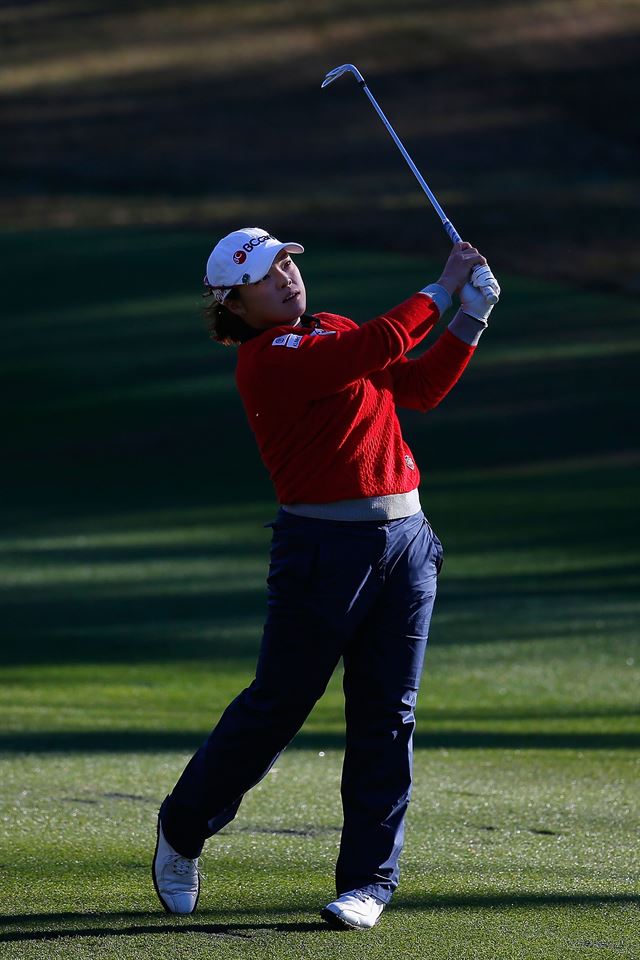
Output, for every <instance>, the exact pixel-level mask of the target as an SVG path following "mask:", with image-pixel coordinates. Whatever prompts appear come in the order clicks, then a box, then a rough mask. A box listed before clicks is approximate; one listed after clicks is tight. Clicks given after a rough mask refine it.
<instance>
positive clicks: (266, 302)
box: [225, 250, 307, 330]
mask: <svg viewBox="0 0 640 960" xmlns="http://www.w3.org/2000/svg"><path fill="white" fill-rule="evenodd" d="M238 293H239V300H230V301H229V302H228V303H225V306H226V307H228V309H229V310H232V311H233V313H236V314H238V316H240V317H241V318H242V319H243V320H244V322H245V323H246V324H248V325H249V326H250V327H255V328H257V329H258V330H268V329H269V327H278V326H281V325H282V324H287V323H295V321H296V320H297V319H298V317H301V316H302V314H303V313H304V312H305V310H306V308H307V293H306V290H305V288H304V283H303V282H302V276H301V274H300V271H299V270H298V268H297V266H296V265H295V263H294V262H293V260H292V259H291V254H290V253H287V251H286V250H281V251H280V253H279V254H278V256H277V257H276V258H275V260H274V261H273V263H272V264H271V267H270V269H269V272H268V273H267V274H266V276H264V277H263V278H262V280H258V281H257V283H248V284H246V285H245V286H242V287H238Z"/></svg>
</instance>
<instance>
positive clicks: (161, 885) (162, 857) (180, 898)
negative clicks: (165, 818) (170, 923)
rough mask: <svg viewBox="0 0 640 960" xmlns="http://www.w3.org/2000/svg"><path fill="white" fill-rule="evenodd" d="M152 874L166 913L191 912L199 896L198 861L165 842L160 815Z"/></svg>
mask: <svg viewBox="0 0 640 960" xmlns="http://www.w3.org/2000/svg"><path fill="white" fill-rule="evenodd" d="M151 874H152V876H153V885H154V887H155V888H156V893H157V894H158V897H159V898H160V902H161V904H162V906H163V907H164V908H165V910H166V911H167V913H193V911H194V910H195V908H196V905H197V903H198V897H199V896H200V874H199V873H198V860H197V858H196V859H195V860H189V859H188V858H187V857H182V856H180V854H179V853H178V852H177V851H176V850H174V849H173V847H172V846H170V845H169V844H168V843H167V841H166V839H165V836H164V833H163V832H162V824H161V823H160V818H158V839H157V842H156V852H155V853H154V855H153V865H152V868H151Z"/></svg>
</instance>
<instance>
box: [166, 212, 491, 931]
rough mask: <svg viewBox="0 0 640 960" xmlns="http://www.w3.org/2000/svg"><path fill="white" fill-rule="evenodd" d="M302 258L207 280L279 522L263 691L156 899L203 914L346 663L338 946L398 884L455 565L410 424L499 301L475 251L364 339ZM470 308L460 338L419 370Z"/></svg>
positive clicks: (238, 719)
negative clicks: (442, 599)
mask: <svg viewBox="0 0 640 960" xmlns="http://www.w3.org/2000/svg"><path fill="white" fill-rule="evenodd" d="M300 253H303V247H302V246H301V245H300V244H297V243H280V242H279V241H278V240H276V238H275V237H273V236H271V235H270V234H269V233H268V232H267V231H266V230H263V229H261V228H258V227H248V228H245V229H242V230H237V231H235V232H233V233H231V234H229V235H228V236H226V237H224V238H223V239H222V240H220V242H219V243H218V244H217V245H216V247H215V248H214V250H213V252H212V253H211V256H210V257H209V260H208V263H207V272H206V277H205V283H206V286H207V291H208V293H209V294H210V295H211V297H212V300H211V305H210V306H209V307H208V308H207V309H206V313H207V319H208V321H209V329H210V334H211V337H212V338H213V339H214V340H216V341H218V342H220V343H224V344H236V345H238V363H237V371H236V381H237V385H238V389H239V392H240V396H241V398H242V402H243V404H244V407H245V410H246V413H247V417H248V419H249V423H250V425H251V427H252V429H253V431H254V433H255V436H256V440H257V443H258V447H259V449H260V453H261V455H262V458H263V460H264V463H265V465H266V467H267V469H268V470H269V472H270V475H271V478H272V480H273V483H274V486H275V490H276V494H277V497H278V501H279V503H280V509H279V510H278V513H277V516H276V519H275V520H274V522H273V524H271V526H272V527H273V539H272V546H271V558H270V567H269V575H268V580H267V584H268V605H267V606H268V609H267V616H266V622H265V626H264V633H263V637H262V643H261V647H260V653H259V657H258V663H257V669H256V675H255V679H254V680H253V681H252V683H251V684H250V685H249V686H248V687H247V688H246V689H245V690H243V691H242V693H240V694H239V696H237V697H236V699H235V700H233V701H232V703H231V704H230V705H229V706H228V707H227V709H226V710H225V712H224V713H223V714H222V717H221V718H220V721H219V722H218V724H217V726H216V727H215V729H214V730H213V731H212V733H211V734H210V735H209V737H208V738H207V740H206V741H205V742H204V743H203V745H202V746H201V747H200V749H199V750H198V751H197V752H196V754H195V755H194V756H193V758H192V759H191V760H190V762H189V763H188V765H187V767H186V768H185V770H184V772H183V773H182V776H181V777H180V779H179V780H178V782H177V784H176V785H175V787H174V788H173V791H172V792H171V794H170V795H169V796H167V797H166V799H165V800H164V802H163V804H162V806H161V808H160V813H159V817H158V839H157V845H156V851H155V855H154V860H153V879H154V884H155V888H156V891H157V893H158V896H159V898H160V900H161V902H162V904H163V906H164V907H165V909H166V910H167V911H169V912H171V913H180V914H188V913H191V912H192V911H193V910H194V909H195V907H196V904H197V901H198V896H199V892H200V877H199V873H198V857H199V855H200V853H201V851H202V848H203V845H204V842H205V840H206V839H207V838H208V837H211V836H212V835H213V834H215V833H217V832H218V831H219V830H221V829H222V828H223V827H224V826H225V825H226V824H228V823H229V822H230V821H231V820H232V819H233V818H234V817H235V815H236V813H237V811H238V808H239V806H240V803H241V801H242V798H243V796H244V794H245V793H246V792H247V790H249V789H250V788H251V787H252V786H254V785H255V784H256V783H258V782H259V781H260V780H261V779H262V778H263V777H264V776H265V775H266V773H267V772H268V771H269V769H270V768H271V767H272V765H273V764H274V762H275V761H276V759H277V757H278V756H279V754H280V753H281V751H282V750H283V749H284V748H285V747H286V746H287V744H288V743H289V742H290V741H291V739H292V738H293V737H294V736H295V734H296V733H297V731H298V730H299V729H300V727H301V726H302V724H303V723H304V721H305V719H306V717H307V716H308V714H309V713H310V711H311V709H312V707H313V706H314V704H315V703H316V701H317V700H318V698H319V697H320V696H321V695H322V693H323V692H324V690H325V688H326V686H327V683H328V681H329V678H330V677H331V675H332V673H333V671H334V669H335V667H336V665H337V664H338V662H339V660H340V658H341V657H342V659H343V662H344V694H345V713H346V748H345V755H344V764H343V772H342V783H341V794H342V804H343V812H344V825H343V829H342V838H341V844H340V853H339V856H338V861H337V866H336V892H337V899H335V900H334V901H333V902H332V903H329V904H328V906H326V907H324V909H323V910H322V911H321V913H322V916H323V917H324V919H325V920H327V921H328V922H329V923H330V924H331V925H332V926H337V927H346V928H355V929H366V928H369V927H372V926H373V925H374V924H375V923H376V922H377V921H378V919H379V917H380V915H381V913H382V911H383V909H384V906H385V905H386V904H387V903H388V902H389V901H390V899H391V897H392V895H393V892H394V890H395V889H396V887H397V884H398V876H399V869H398V859H399V856H400V852H401V850H402V845H403V832H404V817H405V813H406V810H407V806H408V803H409V796H410V792H411V770H412V740H413V730H414V726H415V720H414V709H415V705H416V697H417V693H418V687H419V684H420V677H421V672H422V666H423V659H424V654H425V647H426V643H427V636H428V632H429V623H430V619H431V613H432V609H433V604H434V599H435V594H436V580H437V576H438V573H439V571H440V567H441V564H442V547H441V544H440V541H439V540H438V538H437V536H436V535H435V533H434V532H433V530H432V529H431V527H430V525H429V523H428V521H427V520H426V518H425V516H424V514H423V513H422V510H421V507H420V499H419V495H418V485H419V480H420V474H419V472H418V466H417V464H416V463H415V461H414V458H413V456H412V453H411V451H410V449H409V447H408V446H407V444H406V443H405V442H404V440H403V437H402V433H401V429H400V425H399V422H398V418H397V414H396V406H398V407H408V408H411V409H414V410H422V411H427V410H431V409H432V408H434V407H435V406H437V405H438V404H439V403H440V401H441V400H442V399H443V397H445V396H446V394H447V393H448V392H449V390H450V389H451V388H452V387H453V385H454V384H455V383H456V381H457V380H458V378H459V377H460V375H461V374H462V372H463V371H464V369H465V367H466V366H467V364H468V362H469V360H470V358H471V356H472V354H473V352H474V350H475V347H476V345H477V343H478V341H479V339H480V335H481V334H482V332H483V330H484V329H485V327H486V325H487V318H488V316H489V314H490V312H491V309H492V303H491V302H489V301H490V300H491V301H495V299H497V296H498V294H499V292H500V289H499V287H498V285H497V282H496V281H495V278H494V277H493V275H492V274H491V271H490V270H489V268H488V266H486V260H485V258H484V257H483V256H482V255H481V254H480V253H478V251H477V250H476V249H475V247H472V246H471V245H470V244H468V243H457V244H455V245H454V247H453V250H452V252H451V255H450V256H449V259H448V260H447V262H446V264H445V267H444V270H443V272H442V275H441V276H440V278H439V280H438V281H437V283H432V284H429V285H428V286H426V287H425V288H424V289H423V290H422V291H420V292H418V293H413V294H412V295H411V296H410V297H409V298H408V299H407V300H405V301H404V302H403V303H401V304H400V305H399V306H397V307H394V308H393V309H391V310H388V311H387V312H386V313H385V314H384V315H382V316H379V317H377V318H376V319H374V320H370V321H369V322H367V323H365V324H363V325H362V326H357V325H356V324H355V323H354V322H353V321H352V320H349V319H347V318H345V317H341V316H336V315H334V314H330V313H318V314H315V315H313V316H311V315H309V314H307V313H306V312H305V310H306V294H305V288H304V284H303V281H302V277H301V274H300V271H299V269H298V267H297V265H296V263H295V262H294V260H293V259H292V256H291V255H292V254H300ZM474 267H476V268H477V267H480V269H479V270H478V269H476V271H475V272H474V282H475V283H476V284H477V286H473V285H471V283H469V278H470V274H471V271H472V269H473V268H474ZM456 292H459V294H460V300H461V305H460V309H459V310H458V312H457V313H456V315H455V316H454V318H453V320H452V321H451V322H450V324H449V326H448V329H446V330H445V331H444V332H443V333H442V334H441V335H440V337H439V338H438V339H437V340H436V342H435V343H434V344H433V346H432V347H431V348H430V349H428V350H427V351H426V352H424V353H423V354H422V355H421V356H420V357H419V358H417V359H412V360H409V359H407V357H406V354H407V353H408V352H409V351H410V350H411V349H412V348H413V347H415V346H417V345H418V344H419V343H421V342H422V340H423V339H424V338H425V337H426V336H427V334H428V333H429V331H430V330H431V329H432V327H433V326H434V325H435V324H436V323H437V321H438V320H439V319H440V317H441V316H442V314H443V313H444V312H445V310H446V309H447V308H448V307H449V306H450V304H451V296H452V294H454V293H456ZM487 292H489V293H490V294H491V296H490V297H489V296H487Z"/></svg>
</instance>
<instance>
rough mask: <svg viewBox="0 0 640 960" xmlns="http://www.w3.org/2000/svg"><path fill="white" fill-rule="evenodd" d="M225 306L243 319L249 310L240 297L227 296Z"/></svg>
mask: <svg viewBox="0 0 640 960" xmlns="http://www.w3.org/2000/svg"><path fill="white" fill-rule="evenodd" d="M224 306H225V307H226V308H227V310H229V311H230V312H231V313H235V315H236V317H240V319H241V320H242V319H244V315H245V313H246V312H247V311H246V310H245V306H244V303H243V302H242V300H240V298H239V297H233V298H230V297H227V299H226V301H225V303H224Z"/></svg>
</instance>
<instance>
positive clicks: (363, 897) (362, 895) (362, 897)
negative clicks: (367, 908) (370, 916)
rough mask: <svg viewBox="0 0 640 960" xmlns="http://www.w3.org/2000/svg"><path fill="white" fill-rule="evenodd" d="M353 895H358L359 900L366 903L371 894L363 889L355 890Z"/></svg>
mask: <svg viewBox="0 0 640 960" xmlns="http://www.w3.org/2000/svg"><path fill="white" fill-rule="evenodd" d="M352 895H353V896H354V897H357V898H358V900H362V902H363V903H366V902H367V900H369V899H370V895H369V894H368V893H365V892H364V891H363V890H353V891H352Z"/></svg>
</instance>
